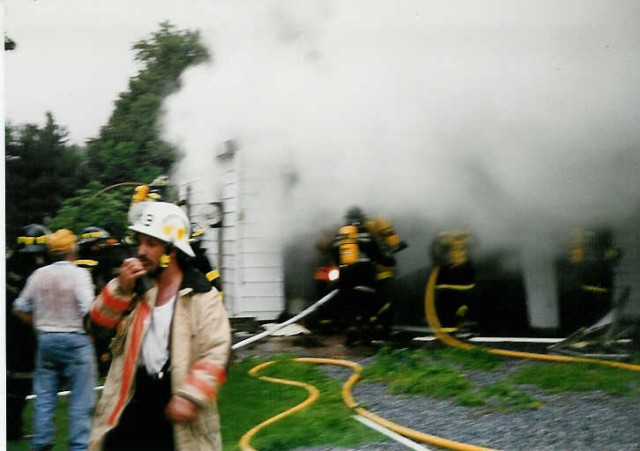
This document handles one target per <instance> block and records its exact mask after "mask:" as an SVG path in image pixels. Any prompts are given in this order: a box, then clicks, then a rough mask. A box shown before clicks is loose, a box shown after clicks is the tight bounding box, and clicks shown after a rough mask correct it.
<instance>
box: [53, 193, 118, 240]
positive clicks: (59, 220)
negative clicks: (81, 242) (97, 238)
mask: <svg viewBox="0 0 640 451" xmlns="http://www.w3.org/2000/svg"><path fill="white" fill-rule="evenodd" d="M102 189H103V186H102V185H100V183H99V182H96V181H92V182H90V183H89V184H88V185H87V186H86V187H84V188H80V189H79V190H78V191H77V192H76V195H75V196H74V197H71V198H68V199H66V200H65V201H64V202H63V204H62V208H60V210H59V211H58V214H57V215H56V216H55V217H54V218H51V219H49V220H47V221H46V225H47V227H49V228H50V229H51V230H57V229H60V228H68V229H71V230H73V231H74V232H75V233H77V234H80V233H82V230H83V229H85V228H86V227H90V226H97V227H101V228H103V229H105V230H107V231H108V232H110V233H111V234H112V235H113V236H117V237H123V236H125V233H126V229H127V208H123V205H127V206H128V202H129V201H130V198H131V193H130V191H129V190H119V191H118V190H111V191H107V192H104V193H102V194H99V193H100V191H101V190H102Z"/></svg>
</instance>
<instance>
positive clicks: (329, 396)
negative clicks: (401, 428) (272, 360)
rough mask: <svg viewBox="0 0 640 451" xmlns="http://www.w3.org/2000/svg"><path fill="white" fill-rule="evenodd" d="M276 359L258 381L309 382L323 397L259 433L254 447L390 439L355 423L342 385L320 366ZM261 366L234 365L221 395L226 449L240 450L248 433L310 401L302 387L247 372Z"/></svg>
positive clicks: (281, 447)
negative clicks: (275, 416)
mask: <svg viewBox="0 0 640 451" xmlns="http://www.w3.org/2000/svg"><path fill="white" fill-rule="evenodd" d="M276 360H277V361H278V363H276V364H274V365H271V366H269V367H267V368H265V369H263V370H262V371H261V372H260V373H259V374H258V376H271V377H277V378H281V379H291V380H296V381H301V382H307V383H309V384H311V385H314V386H315V387H316V388H317V389H318V390H319V391H320V398H319V399H318V400H317V401H316V402H315V403H313V404H311V405H310V406H309V407H307V408H305V409H303V410H302V411H300V412H298V413H296V414H294V415H291V416H289V417H286V418H284V419H282V420H280V421H278V422H276V423H274V424H272V425H270V426H267V427H266V428H265V429H263V430H261V431H260V432H258V434H257V435H256V436H254V438H253V439H252V441H251V445H252V446H253V447H254V448H256V449H259V450H261V451H266V450H287V449H293V448H297V447H303V446H312V445H316V446H317V445H325V446H326V445H329V446H344V447H348V446H353V445H356V444H358V443H364V442H376V441H382V440H384V439H385V437H384V436H383V435H381V434H378V433H377V432H374V431H372V430H371V429H368V428H366V427H365V426H363V425H361V424H360V423H359V422H357V421H355V420H354V419H353V418H351V416H352V413H351V411H350V410H349V409H347V408H346V406H345V405H344V403H343V401H342V396H341V394H340V390H341V383H340V382H339V381H337V380H335V379H332V378H329V377H328V376H326V375H325V374H324V373H323V372H322V371H321V370H320V368H318V367H317V366H315V365H310V364H306V363H298V362H293V361H292V360H291V359H290V358H287V357H285V356H279V357H278V358H276ZM260 362H261V361H260V360H255V359H250V360H247V361H243V362H240V363H237V364H235V365H234V366H233V368H232V369H231V373H230V376H229V381H228V382H227V384H225V386H224V387H223V388H222V390H221V391H220V397H219V408H220V411H221V423H222V424H221V426H222V438H223V441H224V443H223V448H224V449H225V450H236V449H238V442H239V441H240V438H241V437H242V436H243V435H244V434H245V433H246V432H247V431H249V430H250V429H251V428H253V427H254V426H256V425H257V424H259V423H261V422H262V421H264V420H266V419H268V418H271V417H273V416H274V415H276V414H278V413H280V412H282V411H284V410H287V409H289V408H291V407H293V406H295V405H297V404H299V403H301V402H302V401H304V400H305V399H306V398H307V396H308V394H307V391H306V390H304V389H302V388H300V387H292V386H286V385H281V384H274V383H271V382H266V381H263V380H260V379H258V378H255V377H252V376H250V375H248V374H247V373H248V371H249V370H250V369H251V368H253V367H254V366H255V365H257V364H259V363H260Z"/></svg>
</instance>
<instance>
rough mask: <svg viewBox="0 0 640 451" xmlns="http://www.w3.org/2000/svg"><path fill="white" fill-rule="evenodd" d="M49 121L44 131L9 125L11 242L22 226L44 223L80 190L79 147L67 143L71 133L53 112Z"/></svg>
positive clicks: (7, 170) (8, 215)
mask: <svg viewBox="0 0 640 451" xmlns="http://www.w3.org/2000/svg"><path fill="white" fill-rule="evenodd" d="M46 118H47V120H46V123H45V125H44V127H42V128H40V127H39V126H38V125H35V124H26V125H23V126H20V127H13V126H11V125H10V124H7V125H6V126H5V152H6V168H5V173H6V179H5V188H6V197H5V203H6V231H7V239H8V240H11V239H12V238H15V237H16V236H18V235H19V233H20V232H21V227H22V226H24V225H27V224H30V223H32V222H37V223H42V222H44V220H45V218H46V217H48V216H51V215H53V214H54V212H55V211H56V210H57V209H58V208H59V207H60V206H61V205H62V201H63V199H64V198H65V197H68V196H70V195H71V194H72V193H73V192H74V190H75V189H76V188H77V187H78V185H77V175H78V170H79V168H80V164H81V161H82V158H81V155H80V153H79V151H78V148H77V147H75V146H70V145H68V144H67V131H66V130H65V129H64V128H63V127H61V126H60V125H58V124H57V123H56V121H55V119H54V118H53V115H52V114H51V113H46ZM9 242H10V241H9Z"/></svg>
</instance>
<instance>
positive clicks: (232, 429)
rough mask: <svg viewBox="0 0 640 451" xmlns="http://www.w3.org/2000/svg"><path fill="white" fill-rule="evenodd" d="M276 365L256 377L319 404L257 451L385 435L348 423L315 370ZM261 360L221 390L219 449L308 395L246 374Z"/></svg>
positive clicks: (60, 440) (19, 448)
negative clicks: (311, 394)
mask: <svg viewBox="0 0 640 451" xmlns="http://www.w3.org/2000/svg"><path fill="white" fill-rule="evenodd" d="M275 360H277V362H278V363H276V364H274V365H272V366H270V367H268V368H265V369H264V370H263V371H261V372H260V373H259V376H272V377H277V378H282V379H292V380H295V381H301V382H308V383H310V384H311V385H314V386H315V387H316V388H317V389H318V390H319V391H320V398H319V399H318V400H317V401H316V402H315V403H313V404H311V405H310V406H309V407H307V408H305V409H304V410H302V411H300V412H298V413H295V414H294V415H292V416H290V417H287V418H284V419H282V420H281V421H278V422H276V423H275V424H273V425H270V426H267V427H266V428H264V429H263V430H261V431H260V432H258V434H257V435H256V436H254V438H253V440H252V441H251V445H252V446H253V447H254V448H256V449H259V450H260V451H267V450H278V451H285V450H287V449H293V448H297V447H303V446H312V445H325V446H345V447H349V446H353V445H357V444H359V443H366V442H380V441H383V440H385V439H386V437H384V436H383V435H381V434H379V433H377V432H375V431H373V430H371V429H369V428H367V427H365V426H363V425H362V424H360V423H359V422H357V421H355V420H354V419H353V418H352V415H353V414H352V412H351V411H350V410H349V409H347V407H346V406H345V405H344V402H343V401H342V396H341V387H342V385H341V383H340V382H339V381H337V380H335V379H332V378H329V377H328V376H326V375H325V374H324V373H323V372H322V371H321V370H320V368H319V367H317V366H315V365H310V364H305V363H297V362H293V361H291V359H290V358H287V357H285V356H279V357H277V358H275ZM262 361H263V360H256V359H250V360H247V361H243V362H240V363H237V364H234V365H233V366H232V368H231V371H230V374H229V376H228V380H227V383H226V384H225V385H224V386H223V388H222V389H221V390H220V394H219V398H218V407H219V410H220V416H221V418H220V419H221V429H222V439H223V449H224V450H225V451H227V450H229V451H230V450H237V449H239V447H238V443H239V441H240V438H241V437H242V436H243V435H244V434H245V433H246V432H247V431H249V430H250V429H251V428H253V427H254V426H256V425H258V424H259V423H261V422H262V421H264V420H266V419H268V418H271V417H272V416H274V415H276V414H278V413H280V412H282V411H284V410H287V409H289V408H291V407H293V406H295V405H297V404H299V403H301V402H302V401H304V400H305V399H306V398H307V396H308V392H307V391H306V390H305V389H304V388H301V387H293V386H285V385H281V384H274V383H271V382H265V381H263V380H260V379H258V378H256V377H252V376H250V375H248V374H247V373H248V371H249V370H250V369H251V368H253V367H254V366H255V365H257V364H259V363H261V362H262ZM67 403H68V398H61V399H60V402H59V403H58V409H57V411H56V424H57V425H58V434H57V440H56V445H55V448H54V449H55V450H65V449H67V446H66V442H65V440H66V436H67V427H66V423H67V422H66V418H67V414H66V405H67ZM32 406H33V402H32V401H30V402H29V403H28V405H27V408H26V409H25V412H24V416H25V418H26V422H25V429H26V431H25V432H26V433H31V432H30V431H31V415H32ZM7 449H8V450H9V451H28V450H29V443H28V441H26V440H23V441H20V442H10V443H9V446H8V448H7Z"/></svg>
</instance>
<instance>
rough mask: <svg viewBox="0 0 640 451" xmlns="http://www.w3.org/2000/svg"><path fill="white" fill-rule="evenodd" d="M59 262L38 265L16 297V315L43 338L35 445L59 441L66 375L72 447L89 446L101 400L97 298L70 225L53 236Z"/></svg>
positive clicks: (43, 446) (51, 249) (52, 251)
mask: <svg viewBox="0 0 640 451" xmlns="http://www.w3.org/2000/svg"><path fill="white" fill-rule="evenodd" d="M47 249H48V251H49V254H50V256H51V259H52V260H53V261H54V263H52V264H50V265H47V266H44V267H42V268H39V269H37V270H36V271H35V272H34V273H33V274H32V275H31V276H30V277H29V279H27V283H26V285H25V287H24V289H23V290H22V292H21V293H20V296H18V298H17V299H16V300H15V301H14V303H13V309H14V310H13V311H14V314H15V315H16V316H18V317H19V318H20V319H22V320H23V321H25V322H28V323H32V324H33V326H34V328H35V332H36V336H37V342H38V349H37V354H36V368H35V376H34V391H35V394H36V395H37V397H36V412H35V417H34V426H35V427H34V429H35V435H34V437H33V443H32V449H33V450H38V451H39V450H49V449H52V448H53V444H54V441H55V429H54V423H53V417H54V413H55V409H56V401H57V392H58V390H59V389H60V381H61V380H67V382H68V387H69V389H70V390H71V402H70V404H69V438H68V449H70V450H86V449H87V444H88V440H89V433H90V431H91V415H92V413H93V408H94V406H95V393H94V387H95V384H96V368H95V351H94V348H93V343H92V342H91V340H90V338H89V336H88V335H87V333H86V331H85V328H84V316H85V315H86V314H87V313H88V311H89V305H90V304H91V301H92V300H93V297H94V293H93V285H92V282H91V275H90V274H89V272H88V271H87V270H86V269H83V268H79V267H77V266H76V265H74V264H73V261H74V260H75V257H76V253H77V240H76V237H75V235H74V234H73V233H72V232H71V231H70V230H67V229H61V230H58V231H57V232H55V233H53V234H52V235H51V236H49V238H48V239H47Z"/></svg>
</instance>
